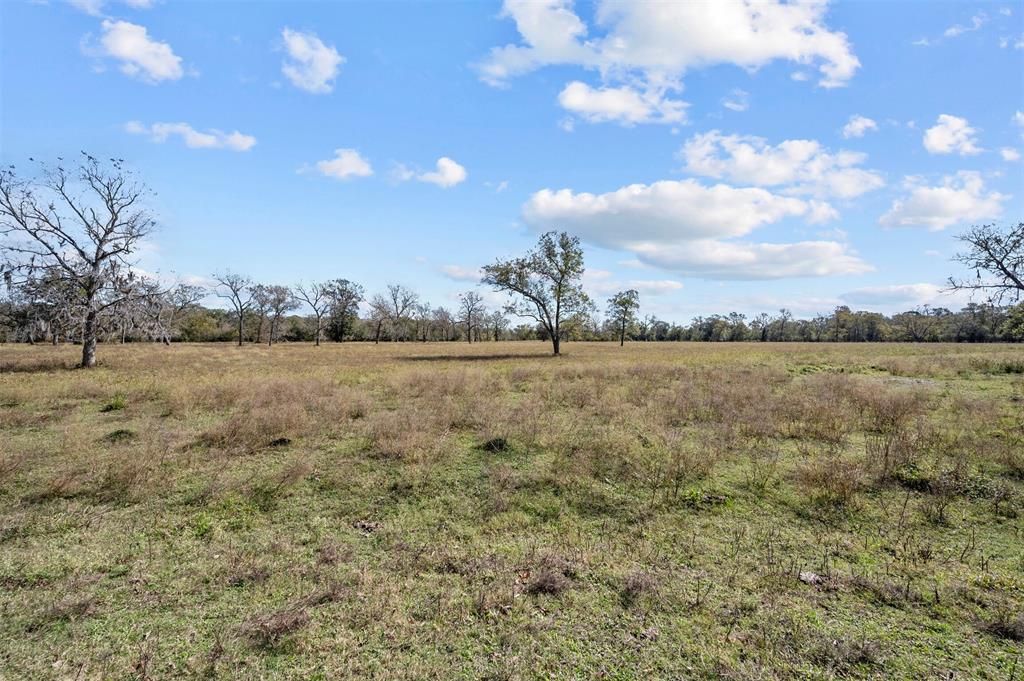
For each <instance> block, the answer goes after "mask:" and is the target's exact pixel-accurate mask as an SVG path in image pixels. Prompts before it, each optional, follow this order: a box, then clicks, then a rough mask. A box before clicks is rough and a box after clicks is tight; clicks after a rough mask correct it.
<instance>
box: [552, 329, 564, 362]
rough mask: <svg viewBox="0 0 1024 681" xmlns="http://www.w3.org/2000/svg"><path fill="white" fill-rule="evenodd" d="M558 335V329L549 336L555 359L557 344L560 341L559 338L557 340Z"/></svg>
mask: <svg viewBox="0 0 1024 681" xmlns="http://www.w3.org/2000/svg"><path fill="white" fill-rule="evenodd" d="M560 333H561V332H560V331H559V330H558V329H555V332H554V333H553V334H551V347H552V348H553V349H554V351H555V357H557V356H558V344H559V341H561V340H562V339H561V338H559V335H560Z"/></svg>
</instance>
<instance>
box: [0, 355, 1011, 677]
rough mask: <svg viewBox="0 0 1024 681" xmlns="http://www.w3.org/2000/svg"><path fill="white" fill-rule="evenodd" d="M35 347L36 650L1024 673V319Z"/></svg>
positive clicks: (4, 633)
mask: <svg viewBox="0 0 1024 681" xmlns="http://www.w3.org/2000/svg"><path fill="white" fill-rule="evenodd" d="M563 352H564V355H563V356H562V357H551V356H550V346H549V345H545V344H542V343H540V342H536V343H531V342H515V343H512V342H510V343H475V344H471V345H470V344H456V343H447V344H435V343H426V344H416V343H401V344H398V343H388V344H380V345H372V344H356V343H352V344H327V345H324V346H322V347H319V348H314V347H312V346H310V345H298V344H292V345H289V344H284V345H279V346H276V347H273V348H271V349H268V348H266V347H262V346H260V347H257V346H245V347H242V348H238V347H234V346H230V345H227V344H219V345H189V344H182V345H173V346H171V347H162V346H157V345H143V344H127V345H123V346H113V345H104V346H103V347H102V348H101V354H100V366H99V367H98V368H96V369H95V370H78V369H72V368H70V367H72V366H73V365H74V363H75V362H76V360H77V359H78V357H77V355H78V353H79V350H78V349H76V348H75V347H72V346H65V347H57V348H54V347H49V346H35V347H29V346H4V347H0V642H2V643H0V678H2V679H15V678H33V679H42V678H76V679H98V678H112V679H121V678H124V679H127V678H137V679H162V678H201V677H204V678H267V679H277V678H303V679H314V678H383V679H398V678H410V679H411V678H428V677H433V678H467V679H469V678H474V679H475V678H490V679H529V678H538V677H544V678H550V677H554V678H635V677H639V676H644V677H648V678H718V677H725V678H737V679H763V678H794V679H795V678H801V679H803V678H821V679H828V678H883V677H884V678H950V677H951V676H952V677H953V678H984V679H1011V678H1022V677H1024V659H1022V658H1024V656H1022V654H1021V653H1022V646H1024V644H1022V639H1024V615H1022V612H1024V607H1022V603H1024V532H1022V530H1024V526H1022V516H1024V373H1022V372H1024V352H1022V350H1021V349H1020V348H1018V347H1012V346H1005V345H945V344H929V345H909V344H908V345H896V344H888V345H871V344H830V345H820V344H814V345H810V344H799V343H791V344H790V343H787V344H745V343H736V344H725V343H722V344H691V343H657V344H655V343H651V344H642V343H633V344H627V345H626V347H625V348H619V347H618V346H617V345H613V344H611V343H592V344H587V343H570V344H567V345H566V346H565V347H564V349H563Z"/></svg>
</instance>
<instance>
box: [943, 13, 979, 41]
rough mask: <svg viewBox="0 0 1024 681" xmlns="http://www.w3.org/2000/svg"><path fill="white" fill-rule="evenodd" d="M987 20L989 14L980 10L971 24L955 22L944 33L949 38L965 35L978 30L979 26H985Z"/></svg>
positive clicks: (972, 18)
mask: <svg viewBox="0 0 1024 681" xmlns="http://www.w3.org/2000/svg"><path fill="white" fill-rule="evenodd" d="M987 21H988V15H987V14H985V13H984V12H978V13H977V14H975V15H974V16H973V17H971V23H970V25H968V26H964V25H963V24H954V25H952V26H950V27H949V28H947V29H946V31H945V33H943V34H942V35H944V36H945V37H947V38H955V37H957V36H958V35H963V34H964V33H969V32H971V31H977V30H978V29H979V28H981V27H982V26H984V25H985V23H986V22H987Z"/></svg>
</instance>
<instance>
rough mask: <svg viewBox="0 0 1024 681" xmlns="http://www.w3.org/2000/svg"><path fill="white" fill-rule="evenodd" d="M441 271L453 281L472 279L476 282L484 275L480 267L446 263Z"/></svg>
mask: <svg viewBox="0 0 1024 681" xmlns="http://www.w3.org/2000/svg"><path fill="white" fill-rule="evenodd" d="M441 272H442V273H443V274H444V276H446V277H448V278H449V279H451V280H453V281H472V282H474V283H479V282H480V278H481V277H483V275H484V273H483V271H481V270H480V268H479V267H477V268H472V267H463V266H461V265H444V266H443V267H441Z"/></svg>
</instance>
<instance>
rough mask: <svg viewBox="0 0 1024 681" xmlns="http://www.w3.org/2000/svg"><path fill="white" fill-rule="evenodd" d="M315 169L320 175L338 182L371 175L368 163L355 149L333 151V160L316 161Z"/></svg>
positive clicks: (371, 170) (371, 171)
mask: <svg viewBox="0 0 1024 681" xmlns="http://www.w3.org/2000/svg"><path fill="white" fill-rule="evenodd" d="M316 169H317V170H318V171H320V174H321V175H326V176H327V177H333V178H335V179H338V180H348V179H350V178H353V177H369V176H370V175H373V168H372V167H371V166H370V162H369V161H367V160H366V159H365V158H363V157H362V156H361V155H360V154H359V152H358V151H356V150H355V149H335V150H334V158H332V159H328V160H326V161H317V163H316Z"/></svg>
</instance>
